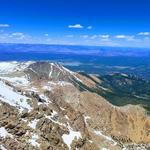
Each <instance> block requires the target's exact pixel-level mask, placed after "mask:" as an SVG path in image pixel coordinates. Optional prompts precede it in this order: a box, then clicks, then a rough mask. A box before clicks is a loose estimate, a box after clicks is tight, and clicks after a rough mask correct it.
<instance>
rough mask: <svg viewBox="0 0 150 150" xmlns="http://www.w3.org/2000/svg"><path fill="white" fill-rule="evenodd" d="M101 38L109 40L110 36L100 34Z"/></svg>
mask: <svg viewBox="0 0 150 150" xmlns="http://www.w3.org/2000/svg"><path fill="white" fill-rule="evenodd" d="M99 36H100V37H101V38H109V37H110V35H108V34H102V35H99Z"/></svg>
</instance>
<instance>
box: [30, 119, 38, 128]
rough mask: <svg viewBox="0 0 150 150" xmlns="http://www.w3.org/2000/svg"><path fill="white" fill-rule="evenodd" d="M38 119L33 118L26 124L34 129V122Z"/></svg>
mask: <svg viewBox="0 0 150 150" xmlns="http://www.w3.org/2000/svg"><path fill="white" fill-rule="evenodd" d="M38 121H39V120H38V119H34V120H32V121H31V122H29V124H28V126H29V127H31V128H32V129H36V124H37V122H38Z"/></svg>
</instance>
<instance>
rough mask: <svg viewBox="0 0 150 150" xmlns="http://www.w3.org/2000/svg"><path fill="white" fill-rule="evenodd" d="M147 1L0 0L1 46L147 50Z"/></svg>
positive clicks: (149, 26) (149, 34)
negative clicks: (64, 45) (27, 44)
mask: <svg viewBox="0 0 150 150" xmlns="http://www.w3.org/2000/svg"><path fill="white" fill-rule="evenodd" d="M149 8H150V0H0V42H1V43H5V42H6V43H42V44H43V43H46V44H71V45H102V46H104V45H105V46H132V47H150V9H149Z"/></svg>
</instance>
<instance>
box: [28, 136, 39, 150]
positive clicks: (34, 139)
mask: <svg viewBox="0 0 150 150" xmlns="http://www.w3.org/2000/svg"><path fill="white" fill-rule="evenodd" d="M38 139H39V136H38V135H37V134H33V135H32V138H31V139H29V141H28V142H29V143H30V144H32V145H33V146H34V147H39V146H40V144H39V143H38V142H37V140H38Z"/></svg>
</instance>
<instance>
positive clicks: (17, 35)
mask: <svg viewBox="0 0 150 150" xmlns="http://www.w3.org/2000/svg"><path fill="white" fill-rule="evenodd" d="M9 37H11V38H15V39H19V40H22V39H24V38H25V37H26V36H25V35H24V33H22V32H15V33H12V34H10V35H9Z"/></svg>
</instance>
